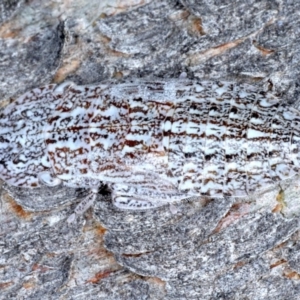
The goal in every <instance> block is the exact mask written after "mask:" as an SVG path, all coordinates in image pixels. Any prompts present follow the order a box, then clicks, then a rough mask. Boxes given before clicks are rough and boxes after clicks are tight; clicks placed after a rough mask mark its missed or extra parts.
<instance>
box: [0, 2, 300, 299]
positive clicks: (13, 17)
mask: <svg viewBox="0 0 300 300" xmlns="http://www.w3.org/2000/svg"><path fill="white" fill-rule="evenodd" d="M100 2H101V3H99V1H96V0H93V1H88V2H87V1H81V0H76V1H35V0H33V1H6V0H2V1H0V99H1V100H2V106H4V105H5V104H7V103H8V101H9V100H10V99H15V98H16V97H18V96H19V95H21V94H22V93H23V92H25V91H28V90H30V89H31V88H33V87H39V86H42V85H44V84H48V83H52V82H55V83H61V82H64V81H73V82H75V83H76V84H91V83H97V82H100V81H101V80H104V79H108V78H121V77H148V78H154V77H165V78H170V77H172V78H174V77H175V78H176V77H179V76H182V73H183V72H184V73H185V74H186V76H187V77H188V78H191V79H193V78H198V79H199V78H200V79H201V78H206V79H218V78H220V79H230V80H233V81H239V82H240V81H249V82H252V83H253V84H261V85H268V87H269V88H272V90H273V92H274V93H275V94H276V95H277V96H279V97H281V99H282V101H283V102H286V103H288V104H289V105H291V106H294V107H296V108H297V107H299V103H300V102H299V91H300V90H299V89H300V87H299V80H298V78H299V72H300V71H299V70H300V68H299V62H300V51H299V49H300V30H299V28H300V18H299V12H300V2H297V1H285V0H281V1H280V0H278V1H273V0H269V1H266V0H265V1H255V0H251V1H248V0H231V1H227V0H226V1H218V0H214V1H213V0H202V1H199V0H198V1H194V0H181V1H171V0H162V1H158V0H157V1H155V0H153V1H150V0H148V1H137V0H135V1H134V0H131V1H130V0H126V1H117V0H114V1H100ZM299 191H300V180H299V178H296V179H295V180H292V181H287V182H284V183H282V184H281V185H280V186H276V187H274V190H272V191H270V192H268V193H265V194H263V195H256V196H253V197H249V198H247V199H237V200H234V199H210V200H208V199H201V198H191V199H186V200H185V201H182V202H179V203H175V204H172V205H166V206H164V207H160V208H157V209H153V210H148V211H144V212H134V211H122V210H118V209H117V208H115V207H114V206H113V205H112V203H111V201H110V194H109V191H106V190H101V191H99V195H98V199H97V202H96V203H95V205H94V206H93V207H92V208H90V209H89V210H88V211H87V212H86V213H85V214H84V215H83V216H81V217H79V218H78V219H77V220H76V222H75V223H72V224H71V225H69V224H67V222H66V219H67V218H68V217H69V216H70V215H71V214H72V213H73V211H74V208H75V207H76V205H77V204H78V203H79V201H80V199H81V198H82V197H83V196H84V195H85V193H86V191H85V190H74V189H70V188H65V187H62V186H60V187H59V188H42V189H36V190H26V189H21V188H19V189H17V188H11V187H7V186H6V185H5V183H2V189H1V203H0V299H106V300H107V299H251V300H252V299H300V254H299V253H300V252H299V248H300V231H299V215H300V192H299Z"/></svg>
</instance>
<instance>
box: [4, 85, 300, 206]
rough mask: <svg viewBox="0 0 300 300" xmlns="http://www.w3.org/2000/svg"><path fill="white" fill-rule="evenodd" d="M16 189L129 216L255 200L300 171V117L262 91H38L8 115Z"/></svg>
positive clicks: (8, 151)
mask: <svg viewBox="0 0 300 300" xmlns="http://www.w3.org/2000/svg"><path fill="white" fill-rule="evenodd" d="M0 122H1V124H0V147H1V148H0V177H1V178H2V179H3V180H5V181H6V182H7V183H8V184H9V185H12V186H19V187H28V188H34V187H38V186H40V185H41V184H47V185H50V186H55V185H58V184H61V183H63V184H64V185H66V186H69V187H74V188H77V187H84V188H89V189H91V193H90V194H89V196H88V197H87V198H86V199H85V201H84V202H83V204H82V205H81V207H80V208H79V209H77V210H81V209H83V206H85V205H88V204H87V203H89V202H90V201H93V199H95V197H96V196H95V195H96V191H97V189H98V188H99V187H100V186H101V185H102V184H108V185H109V186H110V188H111V190H112V199H113V202H114V204H115V205H116V206H117V207H119V208H122V209H146V208H152V207H157V206H160V205H163V204H165V203H168V202H173V201H179V200H181V199H184V198H188V197H190V196H208V197H224V196H229V197H245V196H248V195H251V194H253V193H254V192H259V191H263V190H266V189H268V188H270V187H271V186H272V185H274V184H275V183H278V182H280V181H282V180H285V179H287V178H291V177H292V176H294V175H295V174H297V173H298V171H299V164H300V155H299V153H300V148H299V147H300V113H299V112H298V111H297V110H295V109H293V108H289V107H285V105H284V104H283V103H282V102H280V99H278V98H277V97H275V96H274V95H272V94H271V93H269V92H264V91H263V90H262V89H259V88H258V87H257V86H253V85H249V84H236V83H233V82H219V81H218V82H212V81H188V80H178V79H177V80H153V81H143V80H138V79H136V80H129V81H123V82H119V83H114V82H106V83H103V84H99V85H96V86H76V85H74V84H63V85H61V86H56V85H48V86H46V87H43V88H37V89H34V90H32V91H30V92H28V93H26V94H24V95H23V96H21V97H20V98H19V99H17V100H16V101H15V102H14V103H12V104H10V105H8V106H7V107H6V108H5V109H4V110H3V112H2V115H1V121H0Z"/></svg>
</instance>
